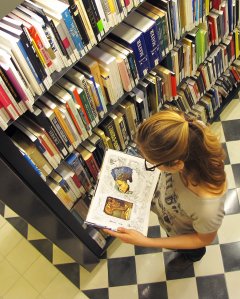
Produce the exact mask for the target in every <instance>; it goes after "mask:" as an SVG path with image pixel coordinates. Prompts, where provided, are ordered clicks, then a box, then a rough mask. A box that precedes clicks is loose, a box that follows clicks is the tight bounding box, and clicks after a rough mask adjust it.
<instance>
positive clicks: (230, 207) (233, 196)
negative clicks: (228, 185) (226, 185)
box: [224, 189, 240, 215]
mask: <svg viewBox="0 0 240 299" xmlns="http://www.w3.org/2000/svg"><path fill="white" fill-rule="evenodd" d="M225 198H226V199H225V203H224V211H225V213H226V215H231V214H238V213H240V205H239V200H238V194H237V190H236V189H230V190H228V191H227V193H226V194H225Z"/></svg>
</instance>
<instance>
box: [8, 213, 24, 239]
mask: <svg viewBox="0 0 240 299" xmlns="http://www.w3.org/2000/svg"><path fill="white" fill-rule="evenodd" d="M6 220H7V221H8V222H9V223H10V224H11V225H12V226H13V227H15V228H16V230H17V231H18V232H19V233H20V234H21V235H22V236H23V237H24V238H27V234H28V224H27V222H26V221H25V220H23V219H22V218H21V217H12V218H6Z"/></svg>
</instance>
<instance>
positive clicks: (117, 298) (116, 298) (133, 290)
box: [109, 285, 139, 299]
mask: <svg viewBox="0 0 240 299" xmlns="http://www.w3.org/2000/svg"><path fill="white" fill-rule="evenodd" d="M123 298H126V299H127V298H129V299H130V298H131V299H138V298H139V297H138V289H137V286H136V285H129V286H123V287H114V288H109V299H123Z"/></svg>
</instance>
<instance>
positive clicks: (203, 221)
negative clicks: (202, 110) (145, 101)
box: [105, 110, 227, 262]
mask: <svg viewBox="0 0 240 299" xmlns="http://www.w3.org/2000/svg"><path fill="white" fill-rule="evenodd" d="M136 143H137V146H138V149H139V150H140V152H141V154H142V156H143V157H144V158H145V167H146V170H148V171H154V169H155V168H158V169H160V170H161V174H160V178H159V181H158V185H157V188H156V190H155V194H154V198H153V200H152V210H153V212H155V213H156V214H157V215H158V218H159V222H160V225H161V227H162V228H164V230H165V231H166V233H167V235H168V237H166V238H149V237H145V236H143V235H142V234H141V233H139V232H137V231H135V230H131V229H124V228H119V229H118V231H117V232H113V231H110V230H105V231H106V232H107V233H108V234H110V235H112V236H114V237H118V238H120V239H121V240H122V241H123V242H126V243H130V244H134V245H138V246H143V247H155V248H168V249H173V250H177V251H179V252H181V253H182V254H183V256H184V257H185V258H187V259H188V260H191V261H193V262H195V261H198V260H200V259H201V258H202V256H203V255H204V254H205V252H206V248H205V246H207V245H209V244H210V243H211V242H212V241H213V240H214V238H215V236H216V234H217V230H218V229H219V227H220V225H221V223H222V219H223V217H224V193H225V192H226V188H227V186H226V175H225V172H224V158H225V155H224V151H223V149H222V146H221V144H220V142H219V140H218V138H217V136H215V135H214V134H213V133H212V132H211V130H210V129H209V127H207V126H205V125H204V123H202V122H200V121H198V120H195V119H190V118H189V117H188V116H187V115H186V114H184V113H183V112H177V111H173V110H165V111H161V112H159V113H157V114H155V115H153V116H151V117H150V118H148V119H147V120H146V121H144V122H143V123H142V124H141V126H140V127H139V129H138V133H137V137H136Z"/></svg>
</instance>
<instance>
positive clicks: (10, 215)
mask: <svg viewBox="0 0 240 299" xmlns="http://www.w3.org/2000/svg"><path fill="white" fill-rule="evenodd" d="M13 217H18V214H16V213H15V212H14V211H13V210H12V209H10V208H9V207H8V206H5V208H4V218H13Z"/></svg>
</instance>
